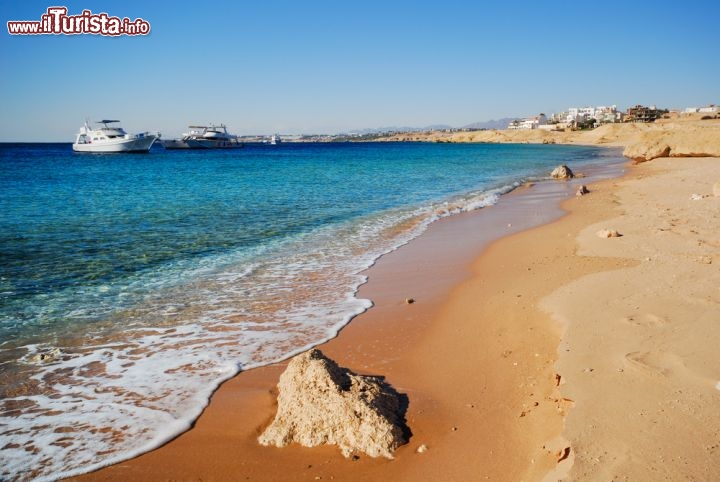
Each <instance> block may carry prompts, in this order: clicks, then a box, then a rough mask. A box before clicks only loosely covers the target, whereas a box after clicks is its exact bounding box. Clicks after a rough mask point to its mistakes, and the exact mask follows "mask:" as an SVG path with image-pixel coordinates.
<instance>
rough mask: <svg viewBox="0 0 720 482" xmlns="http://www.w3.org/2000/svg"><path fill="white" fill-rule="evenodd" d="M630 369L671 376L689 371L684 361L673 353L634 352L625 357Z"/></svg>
mask: <svg viewBox="0 0 720 482" xmlns="http://www.w3.org/2000/svg"><path fill="white" fill-rule="evenodd" d="M625 361H626V362H627V364H628V365H629V367H630V368H634V369H636V370H638V371H640V372H644V373H648V374H650V375H660V376H664V377H667V376H670V375H673V374H674V373H677V372H678V371H679V370H687V369H686V368H685V365H684V364H683V362H682V360H681V359H680V358H679V357H678V356H676V355H673V354H672V353H660V352H647V351H634V352H631V353H628V354H626V355H625Z"/></svg>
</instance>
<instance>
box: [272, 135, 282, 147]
mask: <svg viewBox="0 0 720 482" xmlns="http://www.w3.org/2000/svg"><path fill="white" fill-rule="evenodd" d="M281 142H282V139H280V136H279V135H277V134H273V135H272V136H271V137H270V145H273V146H275V145H277V144H280V143H281Z"/></svg>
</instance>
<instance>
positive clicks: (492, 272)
mask: <svg viewBox="0 0 720 482" xmlns="http://www.w3.org/2000/svg"><path fill="white" fill-rule="evenodd" d="M703 122H704V123H703V124H701V125H695V124H693V125H690V124H687V125H686V126H685V127H677V126H675V127H671V128H668V127H667V126H666V127H664V128H663V127H653V128H645V127H637V126H636V127H627V128H624V127H623V128H620V127H614V126H611V127H612V128H614V129H616V130H619V129H620V130H621V129H626V130H627V132H615V133H614V134H612V133H611V132H610V129H606V130H605V131H603V132H599V133H598V132H595V131H591V133H592V132H595V134H594V136H595V137H596V138H595V139H594V141H593V140H592V139H590V138H589V137H590V134H591V133H587V135H586V137H587V138H584V139H583V140H582V141H578V143H587V144H603V145H615V146H626V149H636V151H632V152H630V154H632V153H633V152H634V153H637V152H641V153H646V152H650V151H652V152H655V151H654V150H653V149H655V150H657V149H658V145H659V144H663V143H664V144H667V145H668V147H669V149H670V150H669V151H666V149H665V148H664V147H663V146H664V144H663V145H660V148H661V149H660V150H661V152H664V153H665V154H668V152H669V154H668V155H670V156H673V153H674V154H675V155H677V156H682V157H675V158H673V157H669V158H668V157H661V158H657V159H654V160H652V161H651V162H644V163H642V164H638V165H635V166H630V165H629V164H628V166H627V168H626V170H625V173H624V175H623V177H621V178H615V179H610V180H606V181H601V182H597V183H592V182H591V183H589V185H588V186H589V189H590V193H589V194H587V195H585V196H582V197H576V196H575V195H574V194H575V189H576V187H577V186H578V185H579V184H580V183H581V182H582V183H588V180H587V179H580V180H573V181H571V182H567V181H555V182H547V183H540V184H538V185H536V186H530V187H526V188H522V189H518V190H517V191H515V192H514V193H512V194H510V195H508V196H505V199H504V200H503V202H502V203H500V204H498V205H497V206H494V207H491V208H486V209H482V210H479V211H476V212H473V213H467V214H462V215H457V216H453V217H451V218H446V219H443V220H441V221H438V222H436V223H434V224H433V225H431V227H430V228H429V229H428V231H427V232H426V233H425V234H423V235H422V236H421V237H419V238H417V239H415V240H413V241H412V242H411V243H409V244H408V245H406V246H404V247H402V248H401V249H399V250H397V251H395V252H393V253H391V254H390V255H387V256H385V257H383V258H381V259H380V260H379V261H378V263H377V264H376V265H375V266H374V267H372V268H371V269H370V270H369V273H368V276H369V281H368V283H366V284H365V285H363V286H362V287H361V290H360V292H359V296H361V297H364V298H369V299H371V300H373V302H374V305H375V306H374V307H373V308H372V309H370V310H369V311H367V312H366V313H364V314H362V315H360V316H358V317H356V318H355V319H354V320H353V321H352V322H351V323H350V324H349V325H348V326H347V327H346V328H345V329H344V330H343V331H342V332H341V333H340V335H339V336H338V337H337V338H336V339H334V340H332V341H330V342H328V343H326V344H324V345H321V346H320V349H321V350H322V351H323V352H324V353H325V354H326V355H328V356H329V357H330V358H332V359H334V360H335V361H337V362H338V363H339V364H340V365H342V366H345V367H348V368H350V369H352V370H353V371H356V372H358V373H361V374H370V375H380V376H383V377H385V380H386V381H387V382H388V383H389V384H391V385H392V386H393V387H394V388H395V389H396V390H398V391H399V392H400V393H402V394H404V395H406V396H407V400H408V406H407V411H406V412H405V420H406V424H407V427H408V429H409V430H410V432H411V436H410V438H409V442H408V443H407V444H406V445H403V446H401V447H400V448H399V449H398V450H397V451H396V452H395V458H394V459H393V460H388V459H373V458H370V457H367V456H360V457H359V458H344V457H343V456H342V455H341V454H340V451H339V450H338V449H337V447H334V446H324V447H316V448H304V447H300V446H298V445H291V446H289V447H285V448H282V449H279V448H275V447H264V446H261V445H259V444H258V443H257V437H258V435H259V434H260V433H261V431H262V430H263V429H264V428H265V427H266V426H267V425H268V424H269V422H270V421H271V420H272V418H273V417H274V415H275V409H276V406H275V398H276V395H277V394H276V392H275V386H276V384H277V382H278V378H279V376H280V374H281V373H282V371H283V370H284V368H285V366H286V363H281V364H277V365H273V366H269V367H264V368H260V369H254V370H249V371H247V372H244V373H241V374H240V375H239V376H237V377H235V378H233V379H232V380H230V381H228V382H226V383H225V384H224V385H223V386H222V387H221V388H220V389H219V390H218V391H217V392H216V393H215V395H214V396H213V398H212V400H211V403H210V405H209V406H208V408H207V409H206V410H205V412H204V413H203V414H202V416H201V417H200V418H199V419H198V421H197V423H196V424H195V426H194V427H193V428H192V429H191V430H190V431H188V432H187V433H185V434H183V435H181V436H179V437H177V438H176V439H175V440H173V441H171V442H169V443H168V444H166V445H165V446H163V447H161V448H160V449H157V450H155V451H152V452H150V453H147V454H145V455H142V456H140V457H138V458H136V459H133V460H130V461H127V462H123V463H120V464H117V465H114V466H111V467H107V468H105V469H102V470H100V471H97V472H94V473H92V474H88V475H86V476H82V477H76V478H73V479H72V480H393V479H394V480H501V481H505V480H507V481H514V480H526V481H528V480H560V479H562V480H608V479H620V478H626V479H629V480H683V479H688V480H717V479H720V465H719V464H717V460H718V455H719V454H720V422H718V421H717V416H716V407H717V404H718V402H720V382H719V381H718V380H720V362H719V361H718V358H717V356H716V352H717V350H716V347H717V345H718V340H719V339H720V327H719V326H718V323H717V321H718V313H720V291H718V287H720V272H719V271H718V269H717V264H718V263H720V235H719V234H718V233H720V217H719V216H718V213H720V185H718V186H716V187H715V189H716V191H715V192H714V191H713V188H714V186H713V184H714V183H717V182H720V159H718V158H708V157H697V156H700V155H703V154H710V155H713V156H720V151H715V150H714V149H717V144H718V142H720V141H718V139H720V136H719V135H718V133H719V132H720V124H719V123H718V122H717V121H712V122H708V121H703ZM601 129H602V128H601ZM653 129H656V130H657V132H656V133H655V134H649V132H651V131H652V130H653ZM685 130H687V135H680V134H678V132H681V131H682V132H685ZM596 131H597V130H596ZM503 132H504V131H503ZM611 134H612V135H611ZM498 135H500V134H498ZM613 136H614V137H613ZM688 136H689V137H688ZM693 136H696V137H693ZM693 139H695V140H693ZM457 141H460V140H457ZM464 141H473V142H477V141H479V140H478V139H465V140H464ZM541 141H542V140H541ZM507 142H513V140H510V141H507ZM514 142H517V140H514ZM558 142H562V141H558ZM568 142H569V141H568ZM638 146H641V147H638ZM689 151H692V152H689ZM630 154H626V155H628V156H629V157H633V158H635V157H637V156H639V154H638V155H637V156H636V155H630ZM686 156H692V157H686ZM647 157H650V158H652V157H653V156H647ZM548 198H550V199H565V201H564V202H563V204H562V209H563V211H565V212H567V213H568V214H567V215H564V216H563V211H561V210H560V209H559V206H558V201H548ZM603 230H615V231H617V233H618V234H620V236H618V237H605V236H603V237H601V236H599V235H598V233H599V232H601V231H603ZM498 233H500V234H501V235H502V238H501V239H499V240H495V238H496V237H497V234H498ZM409 297H411V298H413V299H414V300H415V302H414V303H412V304H408V303H406V301H405V300H406V299H407V298H409ZM423 445H424V446H425V447H426V448H427V450H425V451H421V452H419V451H418V448H419V447H421V446H423Z"/></svg>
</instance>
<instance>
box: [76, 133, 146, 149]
mask: <svg viewBox="0 0 720 482" xmlns="http://www.w3.org/2000/svg"><path fill="white" fill-rule="evenodd" d="M158 137H159V136H158V135H156V134H144V135H137V136H135V137H132V138H130V139H109V140H107V141H96V142H92V143H86V144H80V143H77V142H76V143H75V144H73V151H75V152H148V151H149V150H150V148H151V147H152V145H153V143H154V142H155V140H156V139H157V138H158Z"/></svg>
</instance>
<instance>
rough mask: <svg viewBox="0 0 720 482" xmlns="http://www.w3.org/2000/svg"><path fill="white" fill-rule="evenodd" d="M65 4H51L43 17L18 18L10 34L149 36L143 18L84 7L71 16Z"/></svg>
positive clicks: (10, 29) (11, 26) (148, 28)
mask: <svg viewBox="0 0 720 482" xmlns="http://www.w3.org/2000/svg"><path fill="white" fill-rule="evenodd" d="M67 13H68V10H67V8H66V7H49V8H48V9H47V13H44V14H43V15H42V16H41V17H40V20H39V21H37V20H34V21H33V20H17V21H10V22H8V23H7V27H8V33H9V34H10V35H78V34H92V35H110V36H118V35H147V34H148V33H150V23H148V22H146V21H145V20H143V19H142V18H137V19H135V20H130V19H129V18H127V17H125V18H119V17H110V16H109V15H108V14H107V13H92V12H91V11H90V10H83V11H82V13H81V14H80V15H68V14H67Z"/></svg>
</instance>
